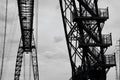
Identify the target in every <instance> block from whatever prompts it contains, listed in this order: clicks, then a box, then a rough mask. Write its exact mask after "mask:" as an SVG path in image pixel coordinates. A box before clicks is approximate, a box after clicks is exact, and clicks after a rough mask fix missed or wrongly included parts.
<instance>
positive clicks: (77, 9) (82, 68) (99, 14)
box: [59, 0, 116, 80]
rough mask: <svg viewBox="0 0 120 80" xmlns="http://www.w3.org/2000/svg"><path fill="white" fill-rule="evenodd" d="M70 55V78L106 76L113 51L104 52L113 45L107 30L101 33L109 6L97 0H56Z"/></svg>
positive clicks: (83, 79) (89, 79)
mask: <svg viewBox="0 0 120 80" xmlns="http://www.w3.org/2000/svg"><path fill="white" fill-rule="evenodd" d="M59 3H60V8H61V14H62V19H63V25H64V31H65V36H66V42H67V47H68V52H69V59H70V63H71V69H72V77H71V79H70V80H106V74H107V72H108V70H109V69H110V67H113V66H115V65H116V62H115V55H114V54H112V55H106V54H105V52H106V50H107V48H108V47H109V46H111V45H112V38H111V33H110V34H102V29H103V27H104V23H105V21H106V20H107V19H108V18H109V14H108V8H98V0H59Z"/></svg>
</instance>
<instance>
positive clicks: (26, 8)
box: [14, 0, 39, 80]
mask: <svg viewBox="0 0 120 80" xmlns="http://www.w3.org/2000/svg"><path fill="white" fill-rule="evenodd" d="M17 3H18V11H19V20H20V26H21V40H20V44H19V48H18V52H17V58H16V66H15V74H14V80H19V79H20V75H21V74H20V73H21V67H22V62H23V54H29V55H30V56H31V63H32V68H33V77H34V80H39V71H38V61H37V50H36V46H35V40H34V36H33V14H34V0H17Z"/></svg>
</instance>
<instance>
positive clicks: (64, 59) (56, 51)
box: [0, 0, 120, 80]
mask: <svg viewBox="0 0 120 80" xmlns="http://www.w3.org/2000/svg"><path fill="white" fill-rule="evenodd" d="M0 1H1V2H0V47H1V49H0V53H1V54H2V45H3V31H4V16H5V0H0ZM35 4H36V3H35ZM119 4H120V0H99V6H100V7H103V8H106V7H109V16H110V17H109V19H108V20H107V21H106V23H105V26H104V29H103V33H112V37H113V39H112V40H113V46H112V47H110V48H109V49H108V51H107V54H110V53H114V49H115V45H116V40H118V39H119V38H120V35H119V34H120V31H119V30H120V27H119V26H120V18H119V17H120V15H119V14H120V10H119V8H120V5H119ZM34 22H35V21H34ZM34 27H35V25H34ZM19 39H20V25H19V20H18V10H17V0H9V4H8V24H7V39H6V52H5V60H4V70H3V74H4V75H3V77H2V80H8V78H9V79H10V80H13V78H14V68H15V61H16V55H17V50H18V45H19ZM0 59H1V57H0ZM38 60H39V61H38V62H39V71H40V80H69V78H70V77H71V67H70V62H69V57H68V52H67V47H66V41H65V36H64V29H63V23H62V17H61V12H60V7H59V0H39V9H38ZM108 76H109V77H108V79H107V80H115V68H111V70H110V71H109V73H108Z"/></svg>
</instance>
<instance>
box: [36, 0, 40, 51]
mask: <svg viewBox="0 0 120 80" xmlns="http://www.w3.org/2000/svg"><path fill="white" fill-rule="evenodd" d="M38 7H39V0H36V7H35V8H36V9H35V14H36V16H35V17H36V49H37V48H38V12H39V9H38ZM36 51H37V50H36Z"/></svg>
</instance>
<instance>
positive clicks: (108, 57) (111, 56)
mask: <svg viewBox="0 0 120 80" xmlns="http://www.w3.org/2000/svg"><path fill="white" fill-rule="evenodd" d="M105 60H106V64H107V65H115V64H116V61H115V54H107V55H105Z"/></svg>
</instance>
